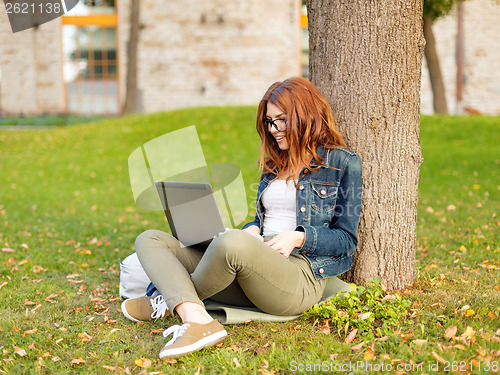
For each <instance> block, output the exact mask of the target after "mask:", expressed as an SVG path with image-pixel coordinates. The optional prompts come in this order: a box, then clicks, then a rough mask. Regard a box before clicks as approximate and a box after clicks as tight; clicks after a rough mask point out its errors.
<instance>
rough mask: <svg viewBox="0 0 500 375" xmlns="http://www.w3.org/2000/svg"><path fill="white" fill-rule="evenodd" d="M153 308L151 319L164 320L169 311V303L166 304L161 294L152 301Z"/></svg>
mask: <svg viewBox="0 0 500 375" xmlns="http://www.w3.org/2000/svg"><path fill="white" fill-rule="evenodd" d="M151 306H152V307H153V312H152V313H151V319H154V320H157V319H159V318H163V317H164V316H165V313H166V312H167V310H168V307H167V303H166V302H165V300H164V299H163V296H162V295H161V294H160V295H158V296H156V297H155V298H153V299H152V300H151Z"/></svg>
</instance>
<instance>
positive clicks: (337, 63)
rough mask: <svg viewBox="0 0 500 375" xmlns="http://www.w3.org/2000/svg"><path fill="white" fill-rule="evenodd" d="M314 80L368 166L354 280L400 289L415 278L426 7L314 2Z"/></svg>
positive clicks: (412, 1)
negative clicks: (377, 279)
mask: <svg viewBox="0 0 500 375" xmlns="http://www.w3.org/2000/svg"><path fill="white" fill-rule="evenodd" d="M307 13H308V17H309V45H310V47H309V48H310V67H309V69H310V76H311V79H312V81H313V83H314V84H315V85H316V86H317V87H318V88H319V89H320V90H321V91H322V92H323V94H324V95H325V96H326V98H327V99H328V100H329V102H330V105H331V106H332V109H333V112H334V114H335V116H336V119H337V123H338V127H339V129H340V131H341V132H342V134H344V135H345V137H346V142H347V145H348V147H349V148H350V149H352V150H353V151H356V152H357V153H358V154H359V155H360V156H361V159H362V161H363V198H362V202H363V203H362V210H361V219H360V227H359V244H358V249H357V250H356V254H355V261H354V266H353V268H352V269H351V271H349V272H348V274H347V277H348V279H349V280H350V281H353V282H355V283H363V282H365V281H366V280H369V279H372V278H374V277H376V276H379V277H381V278H382V280H383V282H384V283H385V284H386V285H387V286H388V287H389V288H392V289H396V288H403V287H405V286H407V285H408V284H410V283H412V281H413V278H414V271H415V251H416V223H417V199H418V174H419V171H420V164H421V162H422V154H421V150H420V134H419V122H420V79H421V78H420V76H421V69H422V57H423V50H424V46H425V39H424V37H423V30H422V0H408V1H401V0H385V1H373V0H351V1H342V2H340V1H326V0H307Z"/></svg>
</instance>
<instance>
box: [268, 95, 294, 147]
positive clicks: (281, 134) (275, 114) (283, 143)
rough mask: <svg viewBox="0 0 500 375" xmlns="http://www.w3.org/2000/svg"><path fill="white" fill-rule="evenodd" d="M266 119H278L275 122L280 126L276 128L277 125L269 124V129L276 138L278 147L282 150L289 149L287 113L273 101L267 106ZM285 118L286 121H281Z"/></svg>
mask: <svg viewBox="0 0 500 375" xmlns="http://www.w3.org/2000/svg"><path fill="white" fill-rule="evenodd" d="M266 119H267V120H278V121H276V122H275V124H276V126H277V127H278V128H279V130H278V129H276V126H272V125H271V124H269V123H268V124H267V130H268V131H269V133H271V135H272V136H273V137H274V139H275V140H276V142H277V144H278V147H279V148H280V149H281V150H288V148H289V144H288V140H287V139H286V137H285V129H286V114H285V113H284V112H283V111H282V110H281V109H279V108H278V107H277V106H276V105H274V104H273V103H271V102H268V103H267V108H266ZM279 120H285V121H279Z"/></svg>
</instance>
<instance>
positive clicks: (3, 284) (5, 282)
mask: <svg viewBox="0 0 500 375" xmlns="http://www.w3.org/2000/svg"><path fill="white" fill-rule="evenodd" d="M7 284H8V282H7V281H4V282H3V283H2V284H1V285H0V289H2V288H3V287H4V286H5V285H7Z"/></svg>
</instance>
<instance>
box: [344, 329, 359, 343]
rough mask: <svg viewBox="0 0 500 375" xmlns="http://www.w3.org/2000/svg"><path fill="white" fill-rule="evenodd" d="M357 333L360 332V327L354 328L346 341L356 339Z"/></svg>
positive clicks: (349, 341)
mask: <svg viewBox="0 0 500 375" xmlns="http://www.w3.org/2000/svg"><path fill="white" fill-rule="evenodd" d="M357 334H358V329H357V328H354V329H353V330H352V331H351V332H350V333H349V334H348V335H347V337H346V338H345V343H346V344H350V343H351V342H352V341H353V340H354V338H355V337H356V335H357Z"/></svg>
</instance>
